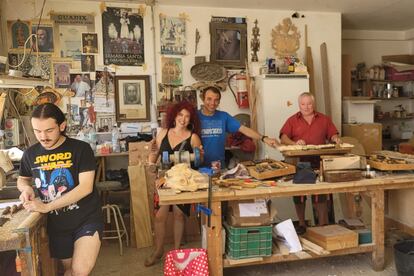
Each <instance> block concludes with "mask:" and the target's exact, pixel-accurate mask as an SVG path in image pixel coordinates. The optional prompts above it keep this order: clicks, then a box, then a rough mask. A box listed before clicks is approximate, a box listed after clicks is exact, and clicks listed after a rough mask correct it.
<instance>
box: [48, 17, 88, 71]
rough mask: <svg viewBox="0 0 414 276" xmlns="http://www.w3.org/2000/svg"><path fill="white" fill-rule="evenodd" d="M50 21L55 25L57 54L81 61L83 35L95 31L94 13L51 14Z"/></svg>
mask: <svg viewBox="0 0 414 276" xmlns="http://www.w3.org/2000/svg"><path fill="white" fill-rule="evenodd" d="M50 19H51V20H52V21H53V23H54V35H55V43H56V45H55V46H56V47H55V48H56V50H57V51H56V52H57V53H59V56H60V57H62V58H72V59H73V60H75V61H80V60H81V54H82V34H83V33H90V32H94V31H95V15H94V14H92V13H55V12H51V13H50ZM73 65H75V64H73Z"/></svg>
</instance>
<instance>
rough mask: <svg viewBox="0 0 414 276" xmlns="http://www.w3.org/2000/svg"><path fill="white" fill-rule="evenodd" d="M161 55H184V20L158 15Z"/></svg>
mask: <svg viewBox="0 0 414 276" xmlns="http://www.w3.org/2000/svg"><path fill="white" fill-rule="evenodd" d="M160 30H161V33H160V36H161V54H163V55H185V54H186V53H185V47H186V38H185V32H186V26H185V18H180V17H168V16H165V15H162V14H160Z"/></svg>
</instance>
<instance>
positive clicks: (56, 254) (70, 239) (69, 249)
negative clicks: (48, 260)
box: [49, 222, 104, 259]
mask: <svg viewBox="0 0 414 276" xmlns="http://www.w3.org/2000/svg"><path fill="white" fill-rule="evenodd" d="M103 229H104V225H103V223H101V222H93V223H87V224H84V225H81V226H80V227H79V228H77V229H75V230H73V231H72V232H65V233H57V234H56V233H54V234H49V250H50V256H51V257H52V258H56V259H69V258H72V256H73V249H74V245H75V241H76V240H77V239H79V238H81V237H84V236H93V235H95V233H96V232H97V231H98V234H99V239H100V240H102V232H103Z"/></svg>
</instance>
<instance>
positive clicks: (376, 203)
mask: <svg viewBox="0 0 414 276" xmlns="http://www.w3.org/2000/svg"><path fill="white" fill-rule="evenodd" d="M371 195H372V198H371V210H372V236H373V242H374V251H373V252H372V268H373V269H374V270H375V271H381V270H384V263H385V255H384V254H385V253H384V190H377V191H374V192H372V193H371Z"/></svg>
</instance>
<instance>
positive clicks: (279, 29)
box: [272, 18, 300, 57]
mask: <svg viewBox="0 0 414 276" xmlns="http://www.w3.org/2000/svg"><path fill="white" fill-rule="evenodd" d="M299 39H300V33H299V31H298V28H297V27H296V26H295V25H293V23H292V21H291V20H290V18H285V19H283V21H282V24H278V25H277V26H276V27H274V28H273V30H272V48H273V49H275V55H276V56H278V57H285V56H296V51H297V50H298V49H299V46H300V42H299Z"/></svg>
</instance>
